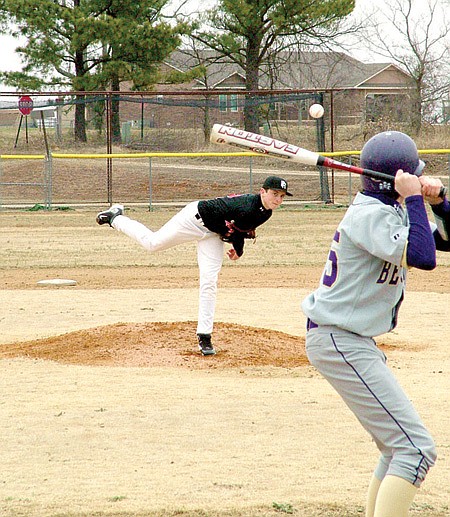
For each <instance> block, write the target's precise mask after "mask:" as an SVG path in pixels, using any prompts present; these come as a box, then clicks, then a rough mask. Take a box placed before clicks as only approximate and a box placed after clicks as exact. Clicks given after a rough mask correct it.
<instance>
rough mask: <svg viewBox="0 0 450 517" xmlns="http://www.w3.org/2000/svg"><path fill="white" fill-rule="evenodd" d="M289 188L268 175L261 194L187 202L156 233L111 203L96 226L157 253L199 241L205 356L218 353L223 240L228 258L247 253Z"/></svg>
mask: <svg viewBox="0 0 450 517" xmlns="http://www.w3.org/2000/svg"><path fill="white" fill-rule="evenodd" d="M285 196H292V194H291V193H290V192H288V184H287V182H286V180H284V179H283V178H279V177H278V176H269V177H268V178H266V180H265V181H264V183H263V185H262V187H261V188H260V191H259V193H258V194H244V195H233V196H226V197H219V198H215V199H210V200H202V201H194V202H192V203H189V204H188V205H186V206H185V207H184V208H183V209H182V210H181V211H180V212H178V213H177V214H176V215H175V216H174V217H172V219H170V220H169V221H168V222H167V223H166V224H165V225H164V226H162V228H160V229H159V230H158V231H156V232H153V231H151V230H150V229H148V228H147V227H146V226H144V225H143V224H141V223H139V222H138V221H134V220H132V219H130V218H129V217H126V216H124V215H123V206H122V205H113V206H112V207H111V208H110V209H109V210H106V211H105V212H100V213H99V214H98V215H97V223H98V224H109V225H110V226H111V227H113V228H115V229H116V230H119V231H121V232H123V233H125V234H126V235H128V237H131V238H132V239H134V240H135V241H137V242H138V243H139V244H140V245H141V246H143V247H144V248H145V249H146V250H148V251H149V252H151V253H153V252H156V251H160V250H165V249H167V248H171V247H173V246H176V245H178V244H182V243H185V242H190V241H196V242H197V262H198V267H199V272H200V294H199V309H198V323H197V337H198V346H199V349H200V351H201V353H202V354H203V355H213V354H215V349H214V346H213V344H212V342H211V333H212V331H213V323H214V312H215V306H216V292H217V282H218V277H219V272H220V270H221V268H222V263H223V252H224V242H227V243H229V244H230V245H231V247H230V248H229V250H228V251H227V255H228V258H229V259H230V260H237V259H239V258H240V257H241V256H242V255H243V253H244V243H245V240H246V239H254V238H255V236H256V233H255V229H256V228H257V227H258V226H260V225H262V224H263V223H265V222H266V221H267V220H268V219H269V218H270V217H271V216H272V211H273V210H275V209H277V208H278V207H279V206H280V205H281V203H282V202H283V200H284V198H285Z"/></svg>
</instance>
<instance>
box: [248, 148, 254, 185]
mask: <svg viewBox="0 0 450 517" xmlns="http://www.w3.org/2000/svg"><path fill="white" fill-rule="evenodd" d="M248 161H249V163H248V168H249V183H250V185H249V187H250V190H249V192H253V156H249V157H248Z"/></svg>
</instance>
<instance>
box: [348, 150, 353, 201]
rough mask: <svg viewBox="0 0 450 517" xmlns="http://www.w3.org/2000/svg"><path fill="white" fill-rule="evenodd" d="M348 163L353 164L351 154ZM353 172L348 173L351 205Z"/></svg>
mask: <svg viewBox="0 0 450 517" xmlns="http://www.w3.org/2000/svg"><path fill="white" fill-rule="evenodd" d="M348 164H349V165H351V164H352V157H351V156H349V157H348ZM352 179H353V177H352V173H351V172H349V173H348V205H349V206H350V205H351V204H352V186H353V185H352Z"/></svg>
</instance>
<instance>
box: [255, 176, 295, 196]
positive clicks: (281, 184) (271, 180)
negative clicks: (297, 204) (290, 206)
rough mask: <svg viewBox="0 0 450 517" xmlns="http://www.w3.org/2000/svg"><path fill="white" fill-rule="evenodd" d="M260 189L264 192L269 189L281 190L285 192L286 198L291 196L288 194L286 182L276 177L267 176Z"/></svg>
mask: <svg viewBox="0 0 450 517" xmlns="http://www.w3.org/2000/svg"><path fill="white" fill-rule="evenodd" d="M262 188H265V189H266V190H267V189H269V188H271V189H272V190H283V191H284V192H286V196H292V194H291V193H290V192H288V184H287V181H286V180H284V179H283V178H279V177H278V176H269V177H268V178H266V180H265V181H264V183H263V186H262Z"/></svg>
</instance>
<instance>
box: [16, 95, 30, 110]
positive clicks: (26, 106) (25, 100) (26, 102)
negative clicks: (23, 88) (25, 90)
mask: <svg viewBox="0 0 450 517" xmlns="http://www.w3.org/2000/svg"><path fill="white" fill-rule="evenodd" d="M19 111H20V113H22V115H29V114H30V113H31V112H32V111H33V99H32V98H31V97H28V95H23V96H22V97H20V99H19Z"/></svg>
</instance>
